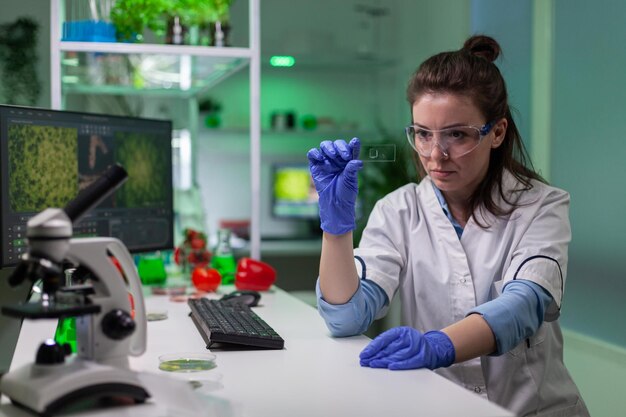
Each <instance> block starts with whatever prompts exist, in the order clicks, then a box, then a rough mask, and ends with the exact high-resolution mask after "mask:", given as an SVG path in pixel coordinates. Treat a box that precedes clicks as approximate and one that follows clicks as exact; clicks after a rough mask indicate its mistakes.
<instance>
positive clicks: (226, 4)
mask: <svg viewBox="0 0 626 417" xmlns="http://www.w3.org/2000/svg"><path fill="white" fill-rule="evenodd" d="M212 1H213V5H214V9H215V12H214V14H213V18H212V19H211V20H210V21H209V32H210V33H211V45H212V46H229V45H230V43H229V42H228V34H229V32H230V6H231V4H232V2H233V0H212Z"/></svg>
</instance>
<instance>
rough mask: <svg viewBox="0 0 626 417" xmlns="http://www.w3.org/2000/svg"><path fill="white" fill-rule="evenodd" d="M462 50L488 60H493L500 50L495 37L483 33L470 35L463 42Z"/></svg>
mask: <svg viewBox="0 0 626 417" xmlns="http://www.w3.org/2000/svg"><path fill="white" fill-rule="evenodd" d="M463 50H465V51H468V52H469V53H470V54H472V55H476V56H479V57H482V58H485V59H486V60H488V61H490V62H493V61H495V60H496V58H498V56H499V55H500V53H501V52H502V49H500V45H499V44H498V42H496V40H495V39H493V38H491V37H489V36H484V35H475V36H472V37H470V38H469V39H468V40H466V41H465V43H464V44H463Z"/></svg>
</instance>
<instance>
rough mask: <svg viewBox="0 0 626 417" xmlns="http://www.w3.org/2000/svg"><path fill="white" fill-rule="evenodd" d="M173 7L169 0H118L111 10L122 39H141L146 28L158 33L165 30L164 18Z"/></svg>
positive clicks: (118, 33) (112, 19)
mask: <svg viewBox="0 0 626 417" xmlns="http://www.w3.org/2000/svg"><path fill="white" fill-rule="evenodd" d="M169 8H171V4H170V2H168V1H167V0H117V1H116V2H115V6H113V9H112V10H111V22H112V23H113V24H114V25H115V29H116V31H117V38H118V39H119V40H121V41H139V42H140V41H141V40H143V32H144V30H145V29H146V28H148V29H151V30H153V31H154V32H156V33H162V32H163V31H164V27H165V26H164V23H163V20H162V17H163V14H164V13H165V11H166V10H168V9H169Z"/></svg>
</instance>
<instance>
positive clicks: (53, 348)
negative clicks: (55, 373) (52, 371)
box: [35, 339, 67, 365]
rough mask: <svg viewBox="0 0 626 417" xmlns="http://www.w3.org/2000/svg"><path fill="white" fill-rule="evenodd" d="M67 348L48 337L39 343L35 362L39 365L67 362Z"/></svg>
mask: <svg viewBox="0 0 626 417" xmlns="http://www.w3.org/2000/svg"><path fill="white" fill-rule="evenodd" d="M66 354H67V353H66V350H65V347H64V346H63V345H60V344H58V343H57V342H55V341H54V340H53V339H48V340H46V341H45V342H43V343H42V344H41V345H39V349H37V357H36V358H35V363H36V364H37V365H57V364H61V363H64V362H65V355H66Z"/></svg>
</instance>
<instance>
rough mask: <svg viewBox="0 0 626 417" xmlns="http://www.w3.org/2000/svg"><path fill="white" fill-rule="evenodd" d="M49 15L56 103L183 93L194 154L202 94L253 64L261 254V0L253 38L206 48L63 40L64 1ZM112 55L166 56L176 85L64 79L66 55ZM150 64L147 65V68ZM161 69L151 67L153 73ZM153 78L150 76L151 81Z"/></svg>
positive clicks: (254, 237) (255, 220) (253, 245)
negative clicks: (72, 97)
mask: <svg viewBox="0 0 626 417" xmlns="http://www.w3.org/2000/svg"><path fill="white" fill-rule="evenodd" d="M50 7H51V9H50V18H51V25H50V27H51V34H50V51H51V56H50V61H51V62H50V68H51V74H50V79H51V99H52V108H53V109H57V110H62V109H64V108H65V100H64V98H65V95H67V94H90V95H91V94H102V95H106V94H109V95H111V94H115V95H120V94H121V95H129V96H131V95H135V96H136V95H140V96H157V97H170V96H171V97H178V98H183V99H187V100H188V104H187V107H188V114H189V117H188V122H189V131H190V134H191V138H192V152H191V155H196V153H195V152H193V149H194V147H195V144H194V140H195V139H196V138H197V129H198V106H197V96H198V94H200V93H202V92H205V91H207V90H208V89H210V88H211V87H212V86H214V85H216V84H217V83H219V82H220V81H222V80H223V79H225V78H226V77H228V76H229V75H231V74H233V73H234V72H236V71H238V70H240V69H241V68H243V67H244V66H246V65H247V66H248V68H249V82H250V103H249V104H250V128H249V135H250V193H251V200H250V201H251V212H250V256H251V257H252V258H255V259H260V244H261V239H260V215H259V212H260V189H261V186H260V175H259V172H260V166H261V143H260V142H261V122H260V66H261V61H260V57H261V53H260V4H259V0H249V19H248V23H249V43H248V48H234V47H220V48H216V47H206V46H186V45H183V46H181V45H157V44H131V43H100V42H64V41H62V40H61V28H62V25H63V18H64V16H65V13H64V0H51V6H50ZM68 53H71V54H76V53H86V54H93V53H97V54H110V55H124V56H129V57H130V56H132V57H133V59H136V60H138V61H139V62H142V63H145V62H147V61H149V60H152V61H153V62H158V61H163V60H165V59H164V58H165V57H169V58H173V59H170V60H165V61H168V63H169V65H170V66H171V67H173V68H174V70H173V71H170V72H167V73H168V74H170V75H171V76H172V78H171V79H170V83H171V85H169V86H168V87H170V88H164V87H163V86H153V85H152V84H150V83H149V82H148V83H147V84H146V80H145V79H142V82H140V83H137V82H135V80H131V81H130V82H126V83H93V82H88V80H87V79H86V78H81V77H80V76H77V75H74V76H72V78H65V80H64V74H63V60H64V59H65V57H64V54H68ZM149 71H150V69H148V72H149ZM154 73H156V71H154V70H153V71H152V74H154ZM148 81H149V80H148ZM195 165H196V163H195V162H192V168H191V171H192V177H195Z"/></svg>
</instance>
